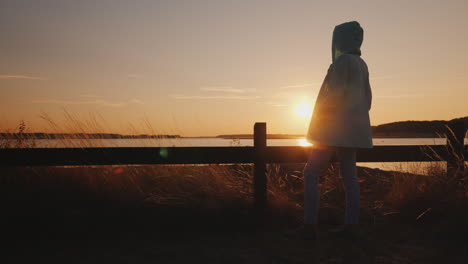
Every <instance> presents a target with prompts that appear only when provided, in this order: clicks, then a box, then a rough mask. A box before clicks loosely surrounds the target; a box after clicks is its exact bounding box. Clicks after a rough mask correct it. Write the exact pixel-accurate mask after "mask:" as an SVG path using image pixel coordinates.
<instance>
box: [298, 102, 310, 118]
mask: <svg viewBox="0 0 468 264" xmlns="http://www.w3.org/2000/svg"><path fill="white" fill-rule="evenodd" d="M311 114H312V104H311V103H309V102H307V101H302V102H300V103H298V104H297V105H296V116H297V117H299V118H302V119H306V118H309V117H310V115H311Z"/></svg>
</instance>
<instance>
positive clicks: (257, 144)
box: [0, 122, 468, 213]
mask: <svg viewBox="0 0 468 264" xmlns="http://www.w3.org/2000/svg"><path fill="white" fill-rule="evenodd" d="M446 134H447V145H430V146H427V145H426V146H375V147H374V148H372V149H359V150H358V152H357V162H412V161H446V162H447V171H448V173H452V172H456V173H461V174H462V175H463V170H464V161H465V160H467V158H468V148H467V146H464V138H465V135H466V128H465V126H464V123H463V122H456V123H453V124H451V126H450V127H447V133H446ZM266 139H267V137H266V123H255V125H254V146H253V147H111V148H93V147H92V148H3V149H0V167H16V166H82V165H118V164H128V165H137V164H235V163H237V164H238V163H253V164H254V198H255V199H254V200H255V201H254V206H255V208H256V209H258V212H260V213H261V212H262V211H263V210H264V208H265V207H266V203H267V199H266V197H267V191H266V190H267V188H266V187H267V178H266V166H265V165H266V164H267V163H305V162H306V161H307V159H308V156H309V155H310V151H314V150H313V147H301V146H275V147H268V146H267V141H266ZM331 161H332V162H334V161H336V157H333V158H332V160H331Z"/></svg>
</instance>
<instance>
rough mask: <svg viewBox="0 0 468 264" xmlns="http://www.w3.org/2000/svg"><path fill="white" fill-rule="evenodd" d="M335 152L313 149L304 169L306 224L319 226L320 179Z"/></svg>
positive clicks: (325, 149)
mask: <svg viewBox="0 0 468 264" xmlns="http://www.w3.org/2000/svg"><path fill="white" fill-rule="evenodd" d="M332 153H333V150H332V149H330V148H327V147H321V148H313V149H312V151H311V152H310V155H309V158H308V160H307V164H306V165H305V167H304V171H303V175H304V224H306V225H307V224H317V223H318V211H319V201H320V200H319V199H320V194H319V189H318V179H319V177H320V175H322V174H323V172H324V171H325V169H327V167H328V165H329V161H330V157H331V155H332Z"/></svg>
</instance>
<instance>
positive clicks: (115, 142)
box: [35, 138, 468, 174]
mask: <svg viewBox="0 0 468 264" xmlns="http://www.w3.org/2000/svg"><path fill="white" fill-rule="evenodd" d="M373 142H374V145H376V146H389V145H392V146H395V145H406V146H408V145H445V144H446V139H445V138H375V139H374V140H373ZM467 143H468V140H467V139H465V144H467ZM267 145H268V146H306V145H308V143H307V142H306V141H305V139H304V138H300V139H268V140H267ZM226 146H253V139H223V138H169V139H74V140H49V139H39V140H35V147H39V148H42V147H44V148H62V147H67V148H73V147H226ZM358 165H359V166H365V167H370V168H379V169H383V170H396V171H405V172H412V173H419V174H426V171H427V169H428V168H429V167H431V166H445V163H444V162H379V163H374V162H373V163H358Z"/></svg>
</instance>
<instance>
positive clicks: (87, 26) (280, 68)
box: [0, 0, 468, 136]
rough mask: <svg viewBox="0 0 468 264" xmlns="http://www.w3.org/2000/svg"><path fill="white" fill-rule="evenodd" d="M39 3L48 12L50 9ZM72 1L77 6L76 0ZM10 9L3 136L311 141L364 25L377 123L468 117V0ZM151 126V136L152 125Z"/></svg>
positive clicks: (12, 4)
mask: <svg viewBox="0 0 468 264" xmlns="http://www.w3.org/2000/svg"><path fill="white" fill-rule="evenodd" d="M39 2H40V3H39ZM65 2H66V3H65ZM329 2H330V1H305V0H304V1H260V0H258V1H247V0H245V1H242V0H241V1H220V0H211V1H207V0H205V1H188V0H187V1H135V2H133V1H117V0H116V1H98V2H96V1H73V2H71V1H70V2H68V1H2V2H1V3H0V28H1V31H0V32H2V41H1V44H0V47H1V50H2V52H1V53H0V89H1V97H0V130H2V131H4V130H8V129H10V130H11V129H14V128H15V127H17V126H18V124H19V121H20V120H25V121H26V124H27V125H28V127H30V129H31V130H32V131H50V130H51V129H52V127H51V126H50V123H48V122H46V121H44V120H43V119H42V118H41V115H44V114H46V115H48V116H50V117H51V118H52V119H53V120H54V121H56V122H57V124H58V126H59V127H60V128H61V129H62V130H66V131H70V132H74V131H71V130H78V129H77V128H75V127H73V126H72V122H70V121H66V118H65V114H64V110H66V111H67V112H69V113H70V114H72V115H73V116H75V117H76V118H78V119H79V120H81V121H87V122H90V120H92V118H91V117H90V116H95V117H96V116H97V120H98V122H97V123H98V124H99V125H93V124H92V123H91V124H88V125H82V127H84V128H85V129H88V130H96V131H88V132H115V133H134V132H135V133H148V132H155V133H167V134H180V135H182V136H201V135H217V134H234V133H251V132H252V130H253V124H254V123H255V122H267V127H268V132H269V133H289V134H304V133H305V132H306V129H307V126H308V121H309V117H308V116H305V117H301V116H300V115H298V113H297V109H296V108H297V106H298V104H300V103H301V102H307V103H306V104H309V105H313V103H314V99H315V96H316V94H317V92H318V89H319V88H320V84H321V81H322V80H323V77H324V75H325V73H326V70H327V69H328V66H329V64H330V62H331V51H330V49H331V45H330V42H331V33H332V31H333V27H334V26H335V25H337V24H340V23H342V22H346V21H351V20H357V21H359V22H360V23H361V25H362V27H363V28H364V43H363V47H362V54H363V55H362V57H363V58H364V60H365V61H366V62H367V63H368V66H369V71H370V77H371V85H372V88H373V94H374V101H373V108H372V110H371V121H372V124H373V125H378V124H381V123H386V122H393V121H400V120H433V119H445V120H447V119H452V118H456V117H461V116H467V115H468V105H467V103H466V102H468V93H467V92H466V91H467V83H468V75H467V73H466V69H468V67H467V66H468V55H467V53H466V52H464V47H465V46H466V43H468V33H466V32H468V31H467V30H466V28H468V16H466V13H467V12H468V4H467V3H466V1H374V0H368V1H359V2H358V3H357V2H356V1H353V2H352V3H351V1H343V3H340V4H337V3H329ZM150 127H151V129H150Z"/></svg>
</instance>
